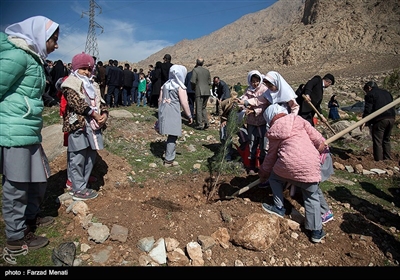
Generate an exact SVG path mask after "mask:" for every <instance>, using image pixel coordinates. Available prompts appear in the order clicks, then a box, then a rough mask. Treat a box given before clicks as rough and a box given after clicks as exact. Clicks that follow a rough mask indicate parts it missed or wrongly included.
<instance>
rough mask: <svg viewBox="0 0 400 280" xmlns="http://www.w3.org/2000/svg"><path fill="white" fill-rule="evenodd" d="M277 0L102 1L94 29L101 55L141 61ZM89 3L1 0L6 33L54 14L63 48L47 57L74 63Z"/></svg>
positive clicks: (0, 21)
mask: <svg viewBox="0 0 400 280" xmlns="http://www.w3.org/2000/svg"><path fill="white" fill-rule="evenodd" d="M275 2H277V0H254V1H251V0H230V1H220V0H211V1H204V0H181V1H174V0H140V1H137V0H125V1H118V0H109V1H102V0H96V1H94V7H95V8H94V25H95V29H94V30H95V39H96V42H97V49H98V52H99V55H98V59H99V60H102V61H108V60H109V59H116V60H118V61H129V62H131V63H137V62H139V61H141V60H144V59H146V58H147V57H149V56H150V55H152V54H154V53H156V52H158V51H160V50H161V49H163V48H165V47H168V46H173V45H175V44H177V43H178V42H180V41H182V40H185V39H187V40H194V39H198V38H200V37H203V36H206V35H208V34H211V33H212V32H214V31H217V30H219V29H221V28H222V27H224V26H226V25H228V24H230V23H233V22H235V21H236V20H238V19H240V18H241V17H242V16H244V15H246V14H249V13H254V12H258V11H260V10H263V9H265V8H268V7H269V6H271V5H273V4H274V3H275ZM89 3H90V1H89V0H79V1H78V0H69V1H66V0H47V1H34V0H0V31H1V32H4V30H5V28H6V27H7V26H8V25H10V24H12V23H16V22H20V21H23V20H24V19H26V18H29V17H32V16H37V15H42V16H45V17H48V18H50V19H52V20H53V21H55V22H57V23H58V24H59V25H60V35H59V40H58V45H59V48H58V49H57V50H55V51H54V52H53V53H51V54H50V55H49V56H48V58H47V59H50V60H53V61H55V60H58V59H61V60H62V61H63V62H70V61H71V60H72V57H73V56H74V55H76V54H78V53H81V52H83V51H85V48H86V40H87V37H88V31H89V12H90V7H89ZM91 54H92V55H93V54H94V53H91ZM160 59H161V58H160Z"/></svg>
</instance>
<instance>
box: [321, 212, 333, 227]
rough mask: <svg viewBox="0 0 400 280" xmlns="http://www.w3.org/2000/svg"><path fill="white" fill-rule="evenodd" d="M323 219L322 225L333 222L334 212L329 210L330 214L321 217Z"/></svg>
mask: <svg viewBox="0 0 400 280" xmlns="http://www.w3.org/2000/svg"><path fill="white" fill-rule="evenodd" d="M321 218H322V224H326V223H327V222H329V221H332V220H333V213H332V210H329V211H328V212H326V213H325V214H323V215H322V216H321Z"/></svg>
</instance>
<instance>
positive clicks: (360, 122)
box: [225, 97, 400, 199]
mask: <svg viewBox="0 0 400 280" xmlns="http://www.w3.org/2000/svg"><path fill="white" fill-rule="evenodd" d="M399 103H400V97H399V98H397V99H396V100H393V101H392V102H390V103H389V104H387V105H385V106H383V107H382V108H380V109H379V110H376V111H375V112H373V113H372V114H370V115H368V116H366V117H365V118H363V119H361V120H359V121H358V122H356V123H355V124H353V125H351V126H349V127H347V128H346V129H343V130H342V131H340V132H339V133H337V134H336V135H334V136H332V137H330V138H328V139H326V140H325V145H328V144H330V143H332V142H333V141H336V140H337V139H339V138H340V137H342V136H343V135H345V134H346V133H348V132H350V131H352V130H353V129H355V128H357V127H359V126H360V125H362V124H364V123H366V122H367V121H369V120H372V119H373V118H375V117H376V116H378V115H380V114H382V113H383V112H385V111H386V110H387V109H390V108H392V107H394V106H396V105H397V104H399ZM258 184H260V179H257V180H255V181H254V182H252V183H250V184H248V185H247V186H245V187H243V188H241V189H240V190H238V191H237V192H235V193H233V194H232V195H230V196H226V197H225V198H226V199H232V198H234V197H236V196H238V195H241V194H242V193H244V192H247V191H248V190H249V189H251V188H252V187H254V186H257V185H258Z"/></svg>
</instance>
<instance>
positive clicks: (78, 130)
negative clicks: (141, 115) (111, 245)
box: [61, 53, 108, 200]
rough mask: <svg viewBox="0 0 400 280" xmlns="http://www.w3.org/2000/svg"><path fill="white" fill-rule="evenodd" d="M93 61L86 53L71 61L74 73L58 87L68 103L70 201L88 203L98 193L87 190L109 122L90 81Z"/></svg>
mask: <svg viewBox="0 0 400 280" xmlns="http://www.w3.org/2000/svg"><path fill="white" fill-rule="evenodd" d="M93 67H94V60H93V57H92V56H91V55H89V54H86V53H81V54H77V55H75V56H74V57H73V58H72V70H73V72H72V73H71V74H70V75H69V76H68V78H67V79H66V80H65V81H64V82H63V83H62V84H61V89H62V92H63V95H64V97H65V99H66V100H67V107H66V115H65V118H64V121H63V132H67V133H68V149H67V153H68V156H67V160H68V166H67V170H68V176H69V177H70V178H69V179H70V180H71V182H72V191H71V194H72V199H73V200H88V199H93V198H96V197H97V195H98V193H97V192H96V191H95V190H92V189H89V188H88V183H89V177H90V173H91V172H92V170H93V166H94V163H95V161H96V156H97V150H101V149H103V136H102V128H103V129H104V128H105V127H104V125H105V123H106V121H107V118H108V111H107V110H106V107H105V104H104V100H102V98H101V93H100V88H99V86H98V84H97V83H96V82H93V80H91V79H90V77H91V73H92V70H93Z"/></svg>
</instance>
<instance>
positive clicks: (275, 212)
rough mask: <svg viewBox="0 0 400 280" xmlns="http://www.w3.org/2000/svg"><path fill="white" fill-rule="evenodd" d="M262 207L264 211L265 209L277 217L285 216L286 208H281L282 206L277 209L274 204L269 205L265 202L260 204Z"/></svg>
mask: <svg viewBox="0 0 400 280" xmlns="http://www.w3.org/2000/svg"><path fill="white" fill-rule="evenodd" d="M262 208H263V209H264V210H265V211H267V212H268V213H270V214H273V215H275V216H278V217H281V218H283V217H285V212H286V209H285V208H283V207H282V208H281V209H279V208H278V207H276V206H275V205H273V206H271V205H269V204H267V203H263V204H262Z"/></svg>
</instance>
